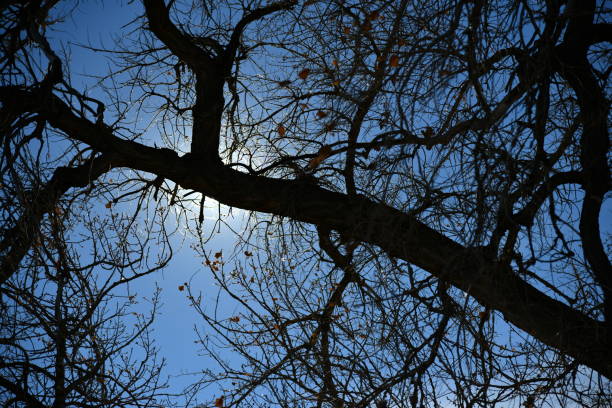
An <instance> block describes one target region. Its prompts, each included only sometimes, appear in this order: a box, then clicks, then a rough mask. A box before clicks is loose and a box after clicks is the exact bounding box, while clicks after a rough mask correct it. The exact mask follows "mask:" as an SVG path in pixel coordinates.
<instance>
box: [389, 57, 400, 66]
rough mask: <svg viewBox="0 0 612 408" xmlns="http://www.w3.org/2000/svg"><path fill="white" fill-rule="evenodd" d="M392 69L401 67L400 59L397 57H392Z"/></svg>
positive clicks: (390, 63) (390, 62)
mask: <svg viewBox="0 0 612 408" xmlns="http://www.w3.org/2000/svg"><path fill="white" fill-rule="evenodd" d="M389 66H390V67H399V57H398V56H397V55H392V56H391V58H390V59H389Z"/></svg>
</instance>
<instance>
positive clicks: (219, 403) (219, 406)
mask: <svg viewBox="0 0 612 408" xmlns="http://www.w3.org/2000/svg"><path fill="white" fill-rule="evenodd" d="M215 407H217V408H223V397H219V398H217V399H216V400H215Z"/></svg>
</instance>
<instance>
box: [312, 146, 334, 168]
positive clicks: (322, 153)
mask: <svg viewBox="0 0 612 408" xmlns="http://www.w3.org/2000/svg"><path fill="white" fill-rule="evenodd" d="M331 154H332V148H331V146H330V145H325V146H323V147H321V148H320V149H319V151H318V152H317V156H316V157H313V158H312V159H310V162H309V163H308V170H314V169H316V168H317V167H319V165H320V164H321V163H322V162H323V160H325V159H327V158H328V157H329V156H331Z"/></svg>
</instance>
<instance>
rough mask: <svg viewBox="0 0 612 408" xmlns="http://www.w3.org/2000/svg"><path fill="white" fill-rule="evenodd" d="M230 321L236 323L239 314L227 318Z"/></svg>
mask: <svg viewBox="0 0 612 408" xmlns="http://www.w3.org/2000/svg"><path fill="white" fill-rule="evenodd" d="M229 320H230V322H234V323H238V322H239V321H240V316H234V317H230V318H229Z"/></svg>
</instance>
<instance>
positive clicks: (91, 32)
mask: <svg viewBox="0 0 612 408" xmlns="http://www.w3.org/2000/svg"><path fill="white" fill-rule="evenodd" d="M64 7H65V6H64ZM76 7H77V8H76V10H75V12H74V13H72V15H71V18H70V19H68V20H67V21H64V22H62V23H60V24H58V25H57V26H55V27H54V30H57V31H55V33H56V34H54V37H55V40H56V41H58V42H61V43H63V44H64V45H66V46H67V47H69V49H70V51H71V58H72V61H71V63H70V65H69V66H70V69H71V74H72V76H73V82H74V86H75V87H76V88H77V89H80V88H81V86H82V85H86V86H87V87H88V88H92V87H93V86H94V84H95V82H96V79H95V78H93V77H91V75H101V74H106V73H107V71H108V69H109V67H111V65H110V64H111V62H110V60H109V59H108V58H107V56H106V55H104V54H103V53H96V52H94V51H92V50H88V49H86V48H83V47H79V46H78V44H90V45H91V46H94V47H107V48H112V46H113V37H112V36H113V35H117V34H118V33H120V32H121V29H122V27H123V26H124V25H126V24H127V23H129V22H130V20H132V19H133V18H134V17H135V16H136V13H138V12H139V8H140V3H139V2H132V3H131V4H129V3H128V2H126V1H119V0H117V1H104V2H102V1H87V2H81V3H80V4H78V6H76ZM94 95H97V96H98V97H101V98H102V96H101V95H102V94H98V93H97V92H95V91H94ZM211 201H212V200H209V204H208V208H207V210H206V214H205V215H206V217H207V220H206V221H205V226H204V228H205V230H207V231H210V229H211V228H212V225H213V222H214V221H212V220H213V219H214V218H215V217H216V212H217V209H216V205H215V203H214V202H211ZM224 211H227V209H225V210H224ZM243 215H244V214H243V213H240V212H238V217H236V218H235V219H234V220H232V221H230V224H231V225H232V227H233V228H234V229H236V230H240V229H241V228H240V226H241V223H243V222H244V221H243V218H244V217H242V216H243ZM611 220H612V204H611V203H610V200H608V205H607V208H605V209H604V210H603V211H602V213H601V227H602V233H603V235H604V237H605V236H606V235H607V234H610V233H612V222H611ZM189 240H190V238H189V237H186V238H185V240H182V239H181V235H180V234H178V235H176V236H174V237H173V238H172V242H173V245H174V248H175V251H176V252H175V256H174V259H173V260H172V262H171V263H170V265H169V266H168V267H167V268H166V269H165V270H164V271H162V272H159V273H156V274H155V275H154V276H153V277H147V278H145V279H141V280H139V281H137V282H135V284H134V285H132V286H131V287H130V290H131V291H133V292H136V293H138V296H140V297H148V296H150V295H151V294H152V292H153V291H154V290H155V288H156V287H159V288H161V289H162V303H163V306H162V308H161V312H160V314H159V316H158V317H157V321H156V324H155V326H154V333H153V336H154V338H155V339H156V342H157V345H158V347H159V348H160V350H161V357H163V358H165V359H166V361H167V368H166V371H165V375H170V376H172V377H171V378H170V385H171V388H170V390H169V391H170V392H177V393H180V391H181V390H182V388H183V387H184V386H186V385H189V384H190V383H191V382H193V381H195V380H197V376H195V377H191V376H178V375H179V374H181V373H191V372H198V371H201V370H203V369H206V368H213V369H214V366H212V361H211V360H210V359H207V358H206V357H204V356H198V351H199V347H198V345H197V344H195V343H194V340H195V339H196V337H195V334H194V330H193V329H194V325H198V326H199V327H200V328H203V321H202V320H201V319H199V318H198V316H197V314H196V313H195V312H194V311H193V309H192V308H191V307H189V301H188V300H187V298H186V296H187V293H186V291H182V292H181V291H179V290H178V287H179V285H182V284H183V283H184V282H190V285H191V287H192V288H193V290H194V291H195V292H199V291H202V293H203V295H204V296H203V299H204V301H205V302H207V301H210V302H211V305H212V302H214V300H215V297H216V295H217V292H218V289H217V287H216V286H215V283H214V281H213V279H212V277H211V274H210V272H209V271H208V270H207V269H206V268H205V267H204V266H203V264H202V261H203V260H202V259H201V258H199V257H197V256H196V254H195V252H194V251H193V250H192V249H191V248H190V247H189ZM234 248H235V236H234V235H233V234H232V233H231V232H230V231H229V230H228V229H227V228H226V227H221V229H220V232H214V233H213V238H212V239H211V240H210V241H209V242H208V244H207V250H208V251H210V252H211V253H213V252H217V251H223V253H224V254H228V255H229V254H231V253H232V252H233V251H234ZM142 307H146V304H145V303H144V302H143V303H142ZM226 308H227V309H226V311H225V312H226V313H227V315H228V316H231V315H233V314H235V313H233V305H232V304H231V303H229V302H228V303H226ZM204 330H205V328H204ZM209 392H210V394H209V395H201V396H200V397H201V398H202V399H203V400H205V399H210V398H213V397H214V396H215V394H216V393H217V392H218V390H213V389H211V390H210V391H209Z"/></svg>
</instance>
